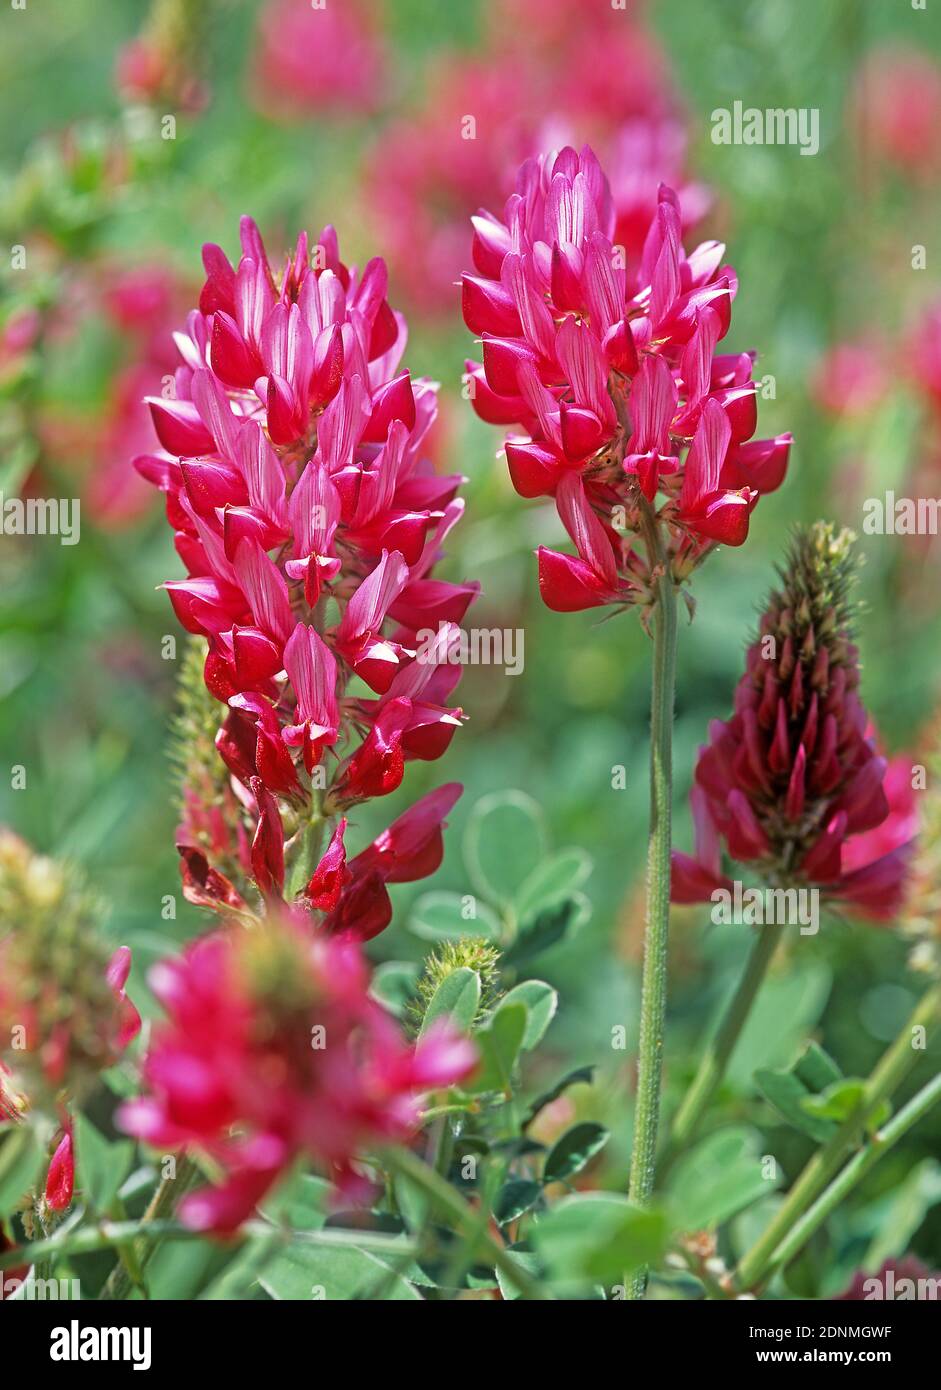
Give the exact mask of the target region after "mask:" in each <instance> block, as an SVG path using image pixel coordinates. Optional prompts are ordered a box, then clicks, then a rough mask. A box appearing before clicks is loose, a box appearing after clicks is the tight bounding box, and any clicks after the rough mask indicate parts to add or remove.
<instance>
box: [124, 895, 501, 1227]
mask: <svg viewBox="0 0 941 1390" xmlns="http://www.w3.org/2000/svg"><path fill="white" fill-rule="evenodd" d="M151 984H152V987H153V991H154V993H155V995H156V996H157V998H158V1000H159V1001H160V1002H161V1003H162V1004H163V1006H164V1009H165V1010H166V1013H167V1020H166V1022H164V1023H163V1024H158V1025H157V1026H156V1027H155V1029H154V1035H153V1040H152V1045H151V1048H150V1051H149V1054H148V1057H147V1059H146V1061H145V1064H144V1080H145V1084H146V1087H147V1094H145V1095H144V1096H143V1097H142V1098H141V1099H139V1100H136V1101H131V1102H129V1103H128V1104H126V1105H125V1106H124V1107H123V1109H122V1111H121V1113H120V1122H121V1124H122V1126H123V1127H124V1128H125V1129H126V1130H127V1131H128V1132H129V1133H132V1134H135V1135H137V1136H138V1137H139V1138H141V1139H143V1140H145V1141H146V1142H148V1143H150V1144H152V1145H154V1146H155V1147H157V1148H158V1149H162V1150H167V1149H177V1148H180V1147H181V1146H192V1147H194V1148H196V1149H198V1150H199V1151H201V1152H202V1153H203V1154H204V1155H206V1156H207V1157H208V1158H209V1159H210V1160H212V1161H213V1162H214V1163H215V1164H217V1165H218V1166H219V1168H220V1169H221V1172H222V1179H221V1181H220V1182H219V1183H218V1184H217V1185H215V1186H213V1187H209V1188H203V1189H202V1190H200V1191H198V1192H196V1193H194V1194H192V1195H191V1196H189V1197H187V1198H186V1199H185V1200H184V1202H183V1204H182V1207H181V1216H182V1218H183V1220H184V1221H186V1222H188V1223H189V1224H190V1225H192V1226H194V1227H197V1228H199V1229H202V1230H211V1231H213V1232H215V1233H217V1234H226V1233H228V1232H231V1231H233V1230H235V1229H236V1228H237V1227H238V1226H239V1225H240V1224H241V1223H242V1222H243V1221H244V1220H245V1219H247V1217H249V1216H250V1215H251V1212H252V1210H253V1209H254V1207H255V1206H256V1204H257V1203H258V1202H260V1201H261V1200H262V1199H263V1197H264V1195H265V1193H266V1192H268V1190H269V1189H270V1188H271V1186H272V1184H273V1183H274V1182H275V1181H276V1180H277V1178H278V1177H280V1176H281V1174H282V1173H284V1172H285V1171H286V1170H287V1169H288V1167H289V1166H290V1165H291V1164H292V1162H293V1161H294V1160H295V1159H297V1158H298V1157H301V1156H306V1157H309V1158H312V1159H314V1160H315V1161H317V1162H319V1163H320V1164H321V1165H322V1166H323V1167H324V1168H325V1169H326V1171H327V1172H328V1173H329V1174H330V1176H331V1177H332V1178H333V1179H334V1180H335V1181H336V1182H337V1183H338V1184H339V1186H340V1188H341V1190H343V1191H345V1192H346V1194H347V1195H348V1196H361V1195H363V1189H364V1187H367V1186H368V1183H366V1180H365V1179H364V1178H363V1177H362V1176H361V1175H360V1174H359V1173H358V1172H357V1170H356V1169H355V1168H354V1166H353V1159H354V1156H355V1155H356V1154H358V1153H361V1152H362V1150H363V1149H364V1148H365V1147H367V1146H369V1145H370V1144H378V1143H388V1142H398V1141H402V1140H405V1139H407V1138H408V1137H409V1135H410V1134H411V1132H412V1130H413V1128H414V1126H415V1123H416V1121H417V1118H418V1109H417V1100H418V1097H419V1096H420V1095H421V1094H423V1093H424V1092H427V1091H429V1090H434V1089H436V1088H438V1087H442V1086H446V1085H449V1084H451V1083H452V1082H455V1081H460V1080H461V1079H462V1078H463V1077H464V1076H466V1075H467V1074H468V1073H469V1072H470V1071H471V1070H472V1068H473V1066H474V1063H475V1050H474V1048H473V1045H472V1044H471V1043H470V1042H469V1041H468V1040H467V1039H466V1038H463V1037H461V1036H459V1035H456V1034H452V1033H450V1032H449V1031H448V1029H447V1027H443V1028H436V1027H434V1026H433V1027H432V1028H431V1029H430V1030H429V1031H428V1033H427V1034H426V1036H425V1037H424V1038H423V1039H422V1040H421V1041H420V1042H419V1043H418V1044H417V1045H413V1044H410V1043H408V1042H407V1041H406V1040H405V1039H404V1037H403V1036H402V1034H401V1032H400V1030H399V1027H398V1024H397V1023H396V1022H395V1020H394V1019H393V1018H392V1017H391V1015H389V1014H387V1013H386V1012H385V1010H384V1009H382V1008H381V1007H380V1006H379V1005H378V1004H377V1003H375V1002H374V1001H373V999H372V998H371V997H370V996H369V993H368V984H369V975H368V971H367V968H366V965H365V962H364V960H363V958H362V955H361V953H360V950H359V947H358V945H357V944H356V943H355V942H353V941H351V940H348V939H347V940H341V939H338V938H336V937H332V936H329V935H323V934H318V935H316V936H314V937H312V936H311V935H310V933H309V931H308V930H306V928H305V926H304V922H303V914H299V912H298V909H296V908H294V909H290V910H288V909H283V910H281V912H280V913H275V914H271V915H269V916H268V917H267V918H266V919H265V921H264V922H263V923H261V924H259V926H258V927H257V929H256V930H253V931H251V932H243V931H239V930H225V929H223V930H222V931H219V932H217V933H213V934H211V935H209V936H206V937H203V938H201V939H200V940H198V941H196V942H194V943H192V944H190V945H189V946H188V947H187V948H186V950H185V951H184V952H183V954H182V955H181V956H179V957H176V958H174V959H172V960H170V961H167V962H164V963H163V964H162V965H160V966H158V967H156V968H155V970H154V971H153V972H152V976H151Z"/></svg>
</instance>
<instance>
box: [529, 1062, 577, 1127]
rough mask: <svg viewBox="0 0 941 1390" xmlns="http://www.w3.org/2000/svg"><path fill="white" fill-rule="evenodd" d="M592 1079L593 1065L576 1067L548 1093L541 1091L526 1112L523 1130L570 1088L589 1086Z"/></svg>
mask: <svg viewBox="0 0 941 1390" xmlns="http://www.w3.org/2000/svg"><path fill="white" fill-rule="evenodd" d="M594 1079H595V1067H594V1063H589V1065H588V1066H586V1067H576V1068H575V1070H574V1071H569V1072H566V1074H565V1075H564V1076H563V1077H562V1079H561V1080H560V1081H557V1082H556V1083H555V1085H554V1086H552V1087H550V1089H549V1090H548V1091H543V1092H542V1094H541V1095H538V1096H537V1097H536V1099H535V1100H534V1101H533V1103H532V1105H530V1107H529V1110H528V1111H527V1112H526V1118H525V1120H524V1121H523V1128H524V1129H525V1128H526V1127H527V1125H531V1124H532V1122H533V1120H534V1119H535V1118H536V1116H537V1115H538V1114H539V1112H540V1110H544V1109H545V1108H546V1106H547V1105H551V1104H552V1102H553V1101H554V1100H558V1099H559V1096H561V1095H563V1094H564V1093H565V1092H566V1091H567V1090H568V1088H569V1087H570V1086H582V1085H583V1086H590V1085H591V1084H592V1082H593V1081H594Z"/></svg>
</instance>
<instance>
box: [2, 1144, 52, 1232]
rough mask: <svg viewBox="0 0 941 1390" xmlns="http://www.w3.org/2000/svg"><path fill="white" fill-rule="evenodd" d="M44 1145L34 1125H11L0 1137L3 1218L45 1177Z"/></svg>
mask: <svg viewBox="0 0 941 1390" xmlns="http://www.w3.org/2000/svg"><path fill="white" fill-rule="evenodd" d="M45 1156H46V1155H45V1145H44V1144H43V1143H42V1140H41V1138H40V1136H39V1134H38V1133H37V1131H36V1129H35V1128H34V1126H33V1125H29V1124H17V1125H11V1126H10V1127H9V1128H7V1129H6V1130H5V1134H0V1216H6V1215H7V1214H8V1213H9V1212H11V1211H15V1210H16V1208H17V1207H18V1205H19V1203H20V1201H21V1200H22V1198H23V1197H25V1196H27V1194H29V1193H30V1192H33V1191H35V1189H36V1186H37V1184H38V1183H39V1180H40V1178H41V1176H42V1167H43V1160H44V1159H45Z"/></svg>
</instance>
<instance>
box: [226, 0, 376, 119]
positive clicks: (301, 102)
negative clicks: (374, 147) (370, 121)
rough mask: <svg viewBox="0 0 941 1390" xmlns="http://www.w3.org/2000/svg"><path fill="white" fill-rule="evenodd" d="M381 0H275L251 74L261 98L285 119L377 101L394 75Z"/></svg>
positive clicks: (356, 109) (264, 18)
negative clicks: (379, 19) (379, 21)
mask: <svg viewBox="0 0 941 1390" xmlns="http://www.w3.org/2000/svg"><path fill="white" fill-rule="evenodd" d="M377 8H379V7H377V5H376V3H375V0H372V3H371V4H370V5H366V4H364V3H361V0H329V2H327V0H323V3H321V4H320V5H317V6H315V5H312V4H311V3H310V0H269V3H268V4H267V5H266V6H265V8H264V9H263V11H262V13H261V16H260V18H259V21H258V31H257V47H256V54H255V66H254V69H253V72H252V77H251V86H252V94H253V98H254V101H255V103H256V105H257V106H258V107H259V109H260V110H261V111H262V112H264V114H265V115H268V116H272V117H274V118H276V119H278V120H286V121H290V120H298V119H303V118H304V117H305V116H308V115H310V114H312V113H317V114H319V113H323V112H329V113H331V114H333V115H337V114H339V113H344V112H345V113H353V114H362V113H365V112H369V111H372V110H374V109H375V107H376V106H377V104H378V103H379V101H380V99H381V97H382V95H383V89H384V86H385V82H386V55H385V52H384V48H383V43H382V39H381V36H380V35H379V33H378V30H377V25H376V11H377Z"/></svg>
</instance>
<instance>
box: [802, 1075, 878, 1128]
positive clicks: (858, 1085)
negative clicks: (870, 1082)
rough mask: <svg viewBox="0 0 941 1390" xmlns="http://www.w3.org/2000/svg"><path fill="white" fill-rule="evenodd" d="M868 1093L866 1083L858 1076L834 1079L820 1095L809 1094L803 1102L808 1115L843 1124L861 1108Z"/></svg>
mask: <svg viewBox="0 0 941 1390" xmlns="http://www.w3.org/2000/svg"><path fill="white" fill-rule="evenodd" d="M865 1094H866V1083H865V1081H861V1080H860V1079H859V1078H858V1077H844V1078H843V1080H841V1081H834V1082H833V1084H832V1085H831V1086H828V1087H827V1089H826V1090H825V1091H821V1093H820V1095H819V1096H807V1097H806V1098H805V1099H804V1100H803V1101H802V1102H801V1105H802V1106H803V1108H804V1110H805V1111H806V1113H807V1114H808V1115H814V1116H816V1117H817V1118H819V1119H822V1120H836V1121H837V1123H838V1124H842V1123H843V1121H844V1120H848V1119H849V1117H850V1115H852V1114H853V1113H854V1111H855V1110H857V1109H858V1108H859V1106H860V1105H861V1104H862V1101H863V1098H864V1097H865Z"/></svg>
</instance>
